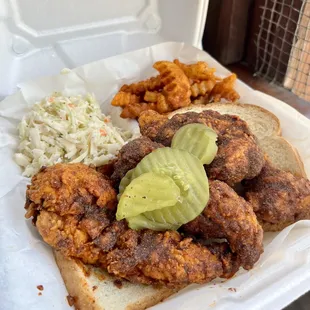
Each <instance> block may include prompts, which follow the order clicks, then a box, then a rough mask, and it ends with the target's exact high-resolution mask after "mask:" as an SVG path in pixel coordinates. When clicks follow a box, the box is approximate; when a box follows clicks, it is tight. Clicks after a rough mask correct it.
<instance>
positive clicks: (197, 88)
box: [191, 80, 216, 97]
mask: <svg viewBox="0 0 310 310" xmlns="http://www.w3.org/2000/svg"><path fill="white" fill-rule="evenodd" d="M215 84H216V81H215V80H208V81H202V82H200V83H195V84H193V85H192V86H191V92H192V97H198V96H204V95H206V94H209V93H210V92H211V91H212V89H213V87H214V85H215Z"/></svg>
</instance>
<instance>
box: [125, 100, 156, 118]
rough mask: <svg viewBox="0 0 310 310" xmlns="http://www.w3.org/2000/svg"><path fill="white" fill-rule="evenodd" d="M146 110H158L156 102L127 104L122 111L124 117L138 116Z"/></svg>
mask: <svg viewBox="0 0 310 310" xmlns="http://www.w3.org/2000/svg"><path fill="white" fill-rule="evenodd" d="M146 110H156V104H155V103H145V102H143V103H133V104H131V105H127V106H126V107H125V108H124V109H123V111H122V113H121V115H120V116H121V117H122V118H137V117H139V115H140V114H141V113H142V112H143V111H146Z"/></svg>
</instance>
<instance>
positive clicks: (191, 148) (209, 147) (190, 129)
mask: <svg viewBox="0 0 310 310" xmlns="http://www.w3.org/2000/svg"><path fill="white" fill-rule="evenodd" d="M216 140H217V134H216V132H215V131H214V130H213V129H211V128H209V127H208V126H206V125H203V124H188V125H185V126H183V127H181V128H180V129H179V130H178V131H177V132H176V133H175V135H174V137H173V139H172V144H171V147H172V148H176V149H180V150H185V151H188V152H189V153H191V154H193V155H195V156H196V157H198V158H199V159H200V161H201V162H202V163H203V164H204V165H208V164H210V163H211V162H212V161H213V159H214V157H215V156H216V153H217V145H216Z"/></svg>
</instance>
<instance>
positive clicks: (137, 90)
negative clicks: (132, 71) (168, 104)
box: [120, 76, 164, 95]
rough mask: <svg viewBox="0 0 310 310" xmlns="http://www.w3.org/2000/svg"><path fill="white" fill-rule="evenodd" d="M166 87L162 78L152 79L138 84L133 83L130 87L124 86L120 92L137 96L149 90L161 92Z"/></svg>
mask: <svg viewBox="0 0 310 310" xmlns="http://www.w3.org/2000/svg"><path fill="white" fill-rule="evenodd" d="M163 86H164V84H163V81H162V80H161V78H160V76H155V77H151V78H149V79H147V80H144V81H140V82H138V83H133V84H130V85H127V84H125V85H123V86H122V87H121V89H120V91H124V92H127V93H132V94H135V95H141V94H143V93H144V92H146V91H147V90H149V91H154V90H159V89H160V88H162V87H163Z"/></svg>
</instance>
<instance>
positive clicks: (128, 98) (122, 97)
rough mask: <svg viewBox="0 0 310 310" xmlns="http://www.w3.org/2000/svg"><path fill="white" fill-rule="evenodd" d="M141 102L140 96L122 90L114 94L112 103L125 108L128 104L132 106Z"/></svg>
mask: <svg viewBox="0 0 310 310" xmlns="http://www.w3.org/2000/svg"><path fill="white" fill-rule="evenodd" d="M139 102H140V98H139V97H138V96H136V95H134V94H131V93H125V92H123V91H120V92H118V93H117V94H116V95H115V96H114V98H113V100H112V103H111V104H112V105H114V106H117V107H122V108H124V107H126V106H130V105H132V104H136V103H139Z"/></svg>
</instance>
